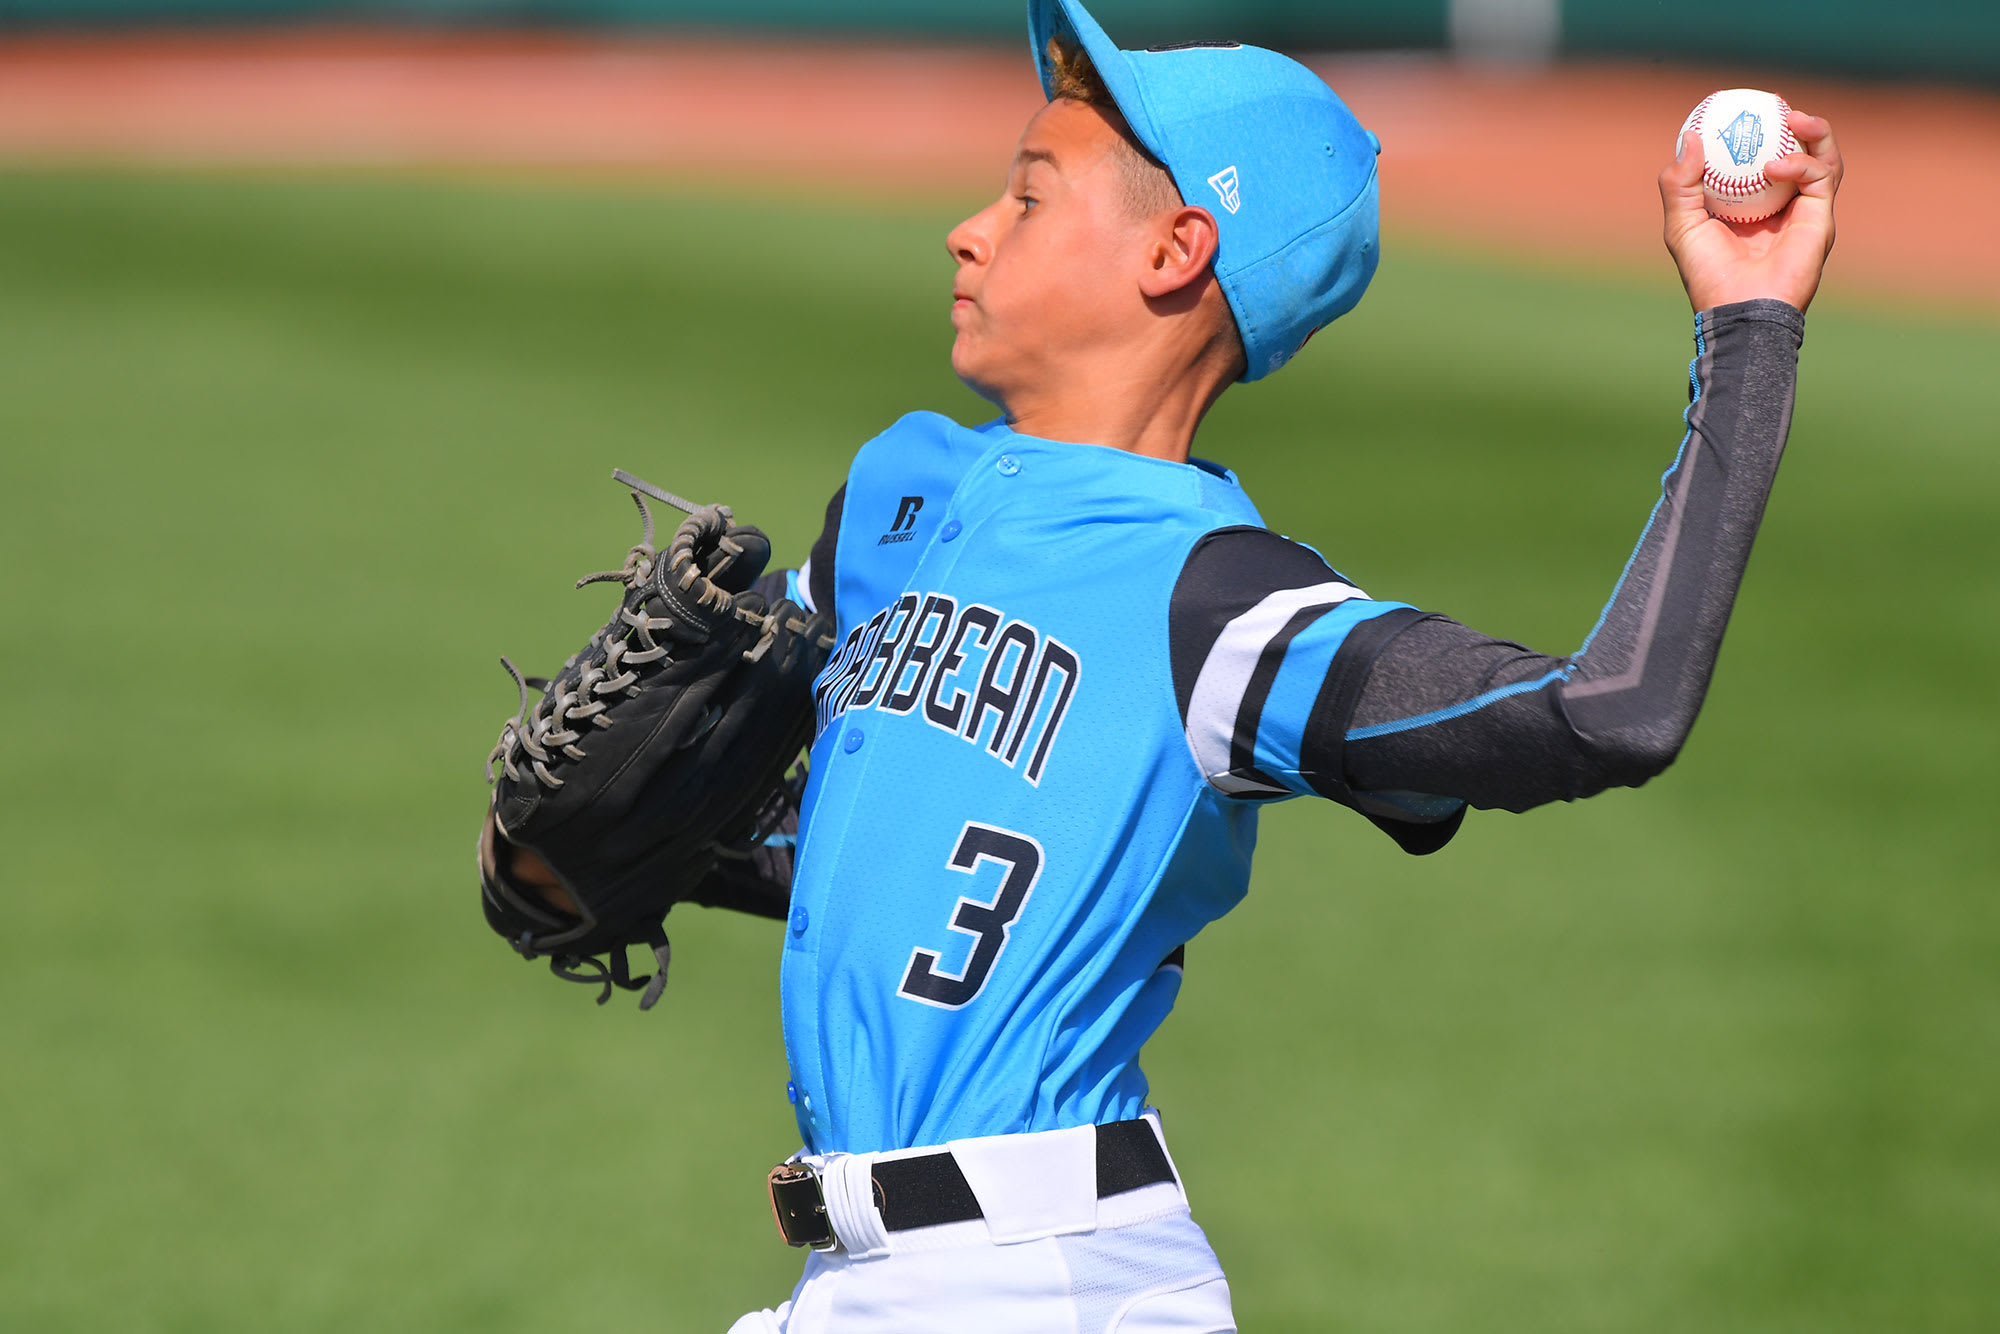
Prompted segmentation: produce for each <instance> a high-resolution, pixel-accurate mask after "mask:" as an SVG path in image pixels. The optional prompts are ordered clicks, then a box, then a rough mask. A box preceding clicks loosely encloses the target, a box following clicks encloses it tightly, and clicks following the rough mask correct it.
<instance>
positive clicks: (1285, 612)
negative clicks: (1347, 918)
mask: <svg viewBox="0 0 2000 1334" xmlns="http://www.w3.org/2000/svg"><path fill="white" fill-rule="evenodd" d="M1422 616H1423V613H1421V612H1417V611H1413V610H1411V609H1410V608H1407V607H1403V606H1400V605H1396V604H1384V603H1377V602H1374V601H1373V600H1372V599H1370V598H1369V597H1368V596H1367V595H1366V594H1365V593H1363V592H1361V590H1360V589H1358V588H1355V587H1354V586H1353V585H1352V584H1350V583H1349V582H1348V581H1347V580H1346V578H1345V577H1344V576H1342V575H1341V574H1340V573H1339V572H1338V571H1336V570H1334V569H1333V568H1332V567H1331V566H1329V565H1328V564H1327V563H1326V561H1325V560H1323V559H1322V558H1321V557H1320V556H1319V554H1318V553H1317V552H1315V551H1313V550H1312V549H1311V548H1310V547H1306V546H1303V545H1301V544H1300V543H1297V542H1294V541H1291V540H1290V539H1288V538H1285V537H1281V536H1279V535H1278V534H1276V533H1273V532H1271V531H1269V530H1268V529H1263V528H1252V527H1240V526H1239V527H1231V528H1221V529H1217V530H1215V531H1214V532H1211V533H1208V534H1205V535H1204V536H1203V537H1202V538H1201V539H1200V540H1199V541H1197V542H1196V544H1195V546H1194V548H1193V550H1192V551H1190V553H1189V555H1188V559H1187V562H1186V564H1185V565H1184V566H1183V567H1182V571H1181V575H1180V578H1179V580H1178V582H1177V584H1176V587H1175V589H1174V593H1173V598H1172V602H1171V604H1170V609H1169V626H1170V639H1171V644H1170V651H1171V659H1172V669H1173V675H1174V685H1175V694H1176V697H1177V701H1178V704H1179V707H1180V714H1181V721H1182V724H1183V726H1184V727H1186V729H1187V732H1188V744H1189V749H1190V751H1191V753H1192V754H1193V755H1194V758H1195V762H1196V764H1197V766H1198V767H1199V768H1200V769H1201V771H1202V773H1203V775H1204V777H1206V778H1207V779H1208V781H1209V783H1210V784H1211V785H1212V786H1213V787H1215V788H1216V789H1217V790H1219V791H1221V792H1222V793H1224V794H1225V795H1228V796H1231V797H1236V798H1242V799H1247V800H1268V799H1272V798H1282V797H1289V796H1296V795H1300V794H1303V793H1317V794H1318V795H1320V796H1324V797H1328V798H1330V799H1332V800H1334V801H1338V802H1341V803H1343V804H1345V805H1349V806H1353V807H1355V809H1357V810H1360V811H1361V812H1362V813H1363V814H1364V815H1367V816H1368V817H1369V818H1370V819H1371V820H1372V821H1374V822H1375V823H1376V824H1377V825H1378V826H1379V827H1381V828H1383V829H1385V830H1387V831H1389V832H1390V833H1391V834H1392V835H1393V836H1395V837H1396V839H1397V841H1398V842H1399V843H1402V844H1403V845H1404V846H1407V847H1411V848H1412V850H1413V851H1430V850H1432V848H1434V847H1438V846H1442V845H1443V842H1444V841H1445V840H1446V839H1449V837H1450V832H1451V831H1452V830H1454V829H1456V828H1457V819H1456V817H1457V816H1459V815H1460V814H1461V813H1462V812H1463V809H1464V807H1463V803H1460V802H1455V801H1446V802H1443V803H1441V804H1440V803H1438V802H1436V801H1435V799H1433V798H1430V797H1427V796H1420V795H1418V794H1415V793H1411V794H1408V795H1409V796H1410V797H1412V798H1413V799H1414V800H1413V802H1412V803H1411V805H1410V806H1408V807H1405V806H1401V805H1398V804H1397V803H1395V802H1392V801H1381V802H1361V801H1357V799H1356V797H1355V794H1354V793H1352V792H1350V791H1349V790H1348V788H1347V786H1346V784H1345V783H1344V782H1343V781H1342V780H1341V773H1342V768H1341V748H1342V745H1343V744H1344V739H1345V732H1346V727H1347V720H1348V718H1349V717H1350V716H1351V715H1352V713H1353V710H1354V707H1355V704H1356V701H1357V700H1358V698H1359V695H1360V691H1361V686H1362V683H1363V682H1364V681H1365V680H1366V679H1367V676H1368V668H1369V666H1370V664H1371V663H1372V661H1373V659H1374V657H1375V655H1376V654H1378V653H1379V652H1380V651H1381V649H1382V647H1383V646H1384V645H1386V644H1387V643H1389V642H1390V641H1391V640H1392V639H1393V638H1394V637H1395V633H1396V630H1397V629H1398V628H1400V627H1401V626H1403V625H1406V624H1408V623H1409V622H1410V621H1412V620H1416V619H1421V618H1422ZM1288 680H1289V683H1287V682H1288ZM1302 681H1303V688H1301V682H1302ZM1417 825H1423V826H1425V828H1424V832H1422V833H1412V832H1410V831H1411V829H1413V828H1414V827H1415V826H1417Z"/></svg>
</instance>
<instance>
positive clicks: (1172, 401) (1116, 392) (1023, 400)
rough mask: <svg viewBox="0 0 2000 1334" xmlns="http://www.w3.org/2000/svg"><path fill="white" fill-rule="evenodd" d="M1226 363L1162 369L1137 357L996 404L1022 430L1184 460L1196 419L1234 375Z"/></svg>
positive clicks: (1209, 361) (1043, 436)
mask: <svg viewBox="0 0 2000 1334" xmlns="http://www.w3.org/2000/svg"><path fill="white" fill-rule="evenodd" d="M1154 365H1155V366H1157V365H1158V363H1157V362H1155V363H1154ZM1233 370H1234V367H1233V365H1231V364H1229V363H1227V362H1224V363H1222V364H1221V365H1220V366H1218V365H1217V364H1214V359H1213V358H1203V359H1202V360H1201V361H1198V362H1197V363H1196V364H1195V365H1193V366H1187V367H1185V368H1184V369H1183V370H1181V372H1180V373H1179V374H1168V375H1162V374H1159V373H1157V372H1156V371H1154V370H1153V369H1152V368H1150V367H1147V366H1145V364H1144V363H1143V362H1140V363H1136V364H1135V365H1134V366H1133V367H1132V368H1130V369H1126V370H1123V371H1121V372H1114V373H1111V374H1095V375H1090V376H1080V377H1078V378H1077V379H1076V380H1073V381H1071V382H1068V383H1065V384H1062V385H1057V386H1050V387H1048V388H1045V389H1037V390H1034V391H1031V392H1025V393H1017V394H1012V395H1009V396H1008V399H1007V401H1006V402H1005V403H1003V404H1002V405H1001V407H1002V409H1003V410H1004V411H1005V412H1006V414H1007V425H1008V427H1009V428H1010V429H1012V430H1014V431H1018V432H1019V433H1020V434H1022V435H1032V436H1038V437H1040V438H1041V439H1044V440H1066V441H1071V442H1073V443H1076V444H1085V445H1104V446H1106V447H1107V448H1110V449H1122V450H1124V451H1126V452H1127V453H1130V454H1143V455H1145V456H1147V457H1148V458H1156V459H1166V460H1167V461H1168V462H1171V463H1186V462H1187V460H1188V452H1189V450H1190V448H1191V447H1192V446H1193V444H1194V435H1195V431H1196V429H1197V428H1198V427H1200V425H1201V419H1202V418H1203V417H1204V416H1205V415H1207V413H1208V410H1209V408H1210V407H1211V406H1213V405H1214V403H1215V400H1216V399H1218V398H1220V397H1221V396H1222V391H1223V390H1224V389H1226V388H1228V387H1229V384H1230V383H1232V382H1233V379H1234V376H1233V374H1232V373H1231V372H1233Z"/></svg>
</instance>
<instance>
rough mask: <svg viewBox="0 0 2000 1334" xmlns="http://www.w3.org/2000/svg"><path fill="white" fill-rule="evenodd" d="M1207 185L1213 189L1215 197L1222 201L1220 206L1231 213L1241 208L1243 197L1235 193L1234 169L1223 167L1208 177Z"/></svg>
mask: <svg viewBox="0 0 2000 1334" xmlns="http://www.w3.org/2000/svg"><path fill="white" fill-rule="evenodd" d="M1208 183H1209V184H1210V185H1212V186H1214V187H1215V193H1216V196H1217V197H1218V198H1220V199H1221V200H1222V206H1223V207H1224V208H1226V209H1228V210H1229V211H1230V212H1231V213H1234V212H1235V211H1236V210H1237V209H1239V208H1242V207H1243V197H1242V196H1241V195H1239V194H1237V193H1236V168H1235V167H1224V168H1223V169H1222V170H1221V171H1218V172H1216V173H1215V175H1213V176H1211V177H1209V178H1208Z"/></svg>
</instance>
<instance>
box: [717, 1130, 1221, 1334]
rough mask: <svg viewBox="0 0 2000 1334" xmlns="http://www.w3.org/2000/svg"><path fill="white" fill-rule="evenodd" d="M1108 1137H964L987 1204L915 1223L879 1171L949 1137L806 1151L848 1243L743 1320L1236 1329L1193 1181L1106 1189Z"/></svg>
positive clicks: (905, 1326)
mask: <svg viewBox="0 0 2000 1334" xmlns="http://www.w3.org/2000/svg"><path fill="white" fill-rule="evenodd" d="M1147 1119H1148V1120H1153V1121H1154V1126H1155V1130H1156V1131H1157V1128H1158V1122H1157V1120H1156V1118H1155V1115H1154V1114H1152V1113H1149V1114H1148V1118H1147ZM1094 1143H1095V1140H1094V1135H1093V1131H1092V1128H1091V1127H1088V1126H1086V1127H1082V1128H1080V1129H1078V1130H1075V1131H1069V1130H1059V1131H1050V1132H1045V1133H1041V1134H1032V1135H1000V1136H993V1137H990V1138H986V1139H972V1140H958V1141H954V1142H953V1143H952V1144H951V1145H950V1148H951V1151H952V1155H953V1157H955V1158H956V1159H957V1160H958V1163H959V1166H960V1168H961V1170H962V1171H963V1172H964V1175H965V1177H966V1179H967V1182H968V1183H969V1184H970V1185H971V1187H972V1190H973V1193H974V1195H975V1196H977V1198H978V1200H979V1203H980V1208H981V1212H982V1214H983V1215H984V1216H983V1217H981V1218H976V1219H973V1220H970V1221H968V1222H962V1223H946V1224H942V1225H940V1226H937V1227H925V1228H911V1229H907V1230H904V1231H900V1232H890V1231H888V1230H887V1229H886V1228H885V1227H884V1226H883V1224H882V1216H881V1213H880V1211H879V1210H878V1209H877V1208H876V1207H875V1202H874V1191H873V1187H872V1183H871V1176H870V1169H871V1167H872V1165H873V1164H874V1163H875V1162H876V1161H878V1160H880V1159H887V1158H896V1157H904V1156H909V1155H911V1154H916V1153H935V1152H936V1149H935V1148H930V1149H917V1150H907V1151H904V1152H901V1153H890V1154H880V1155H876V1154H837V1155H833V1156H831V1157H827V1158H811V1159H807V1160H806V1161H808V1162H810V1163H812V1165H813V1166H814V1167H815V1168H816V1169H817V1170H818V1171H819V1173H820V1176H821V1188H822V1191H823V1193H824V1195H825V1198H826V1206H827V1215H828V1218H829V1220H830V1221H831V1222H832V1224H833V1229H834V1232H835V1234H836V1235H837V1236H838V1237H839V1238H840V1242H841V1244H840V1246H839V1247H838V1248H837V1249H835V1250H832V1251H825V1252H815V1253H814V1254H813V1255H812V1256H811V1257H810V1258H809V1259H808V1260H807V1261H806V1269H805V1275H804V1277H802V1278H801V1279H800V1280H799V1284H798V1286H797V1287H796V1288H795V1289H793V1291H792V1297H791V1300H790V1301H788V1302H786V1303H784V1304H783V1305H782V1306H780V1307H778V1308H777V1309H776V1310H767V1311H755V1312H752V1313H751V1314H749V1315H746V1316H744V1317H743V1318H742V1319H741V1320H738V1321H737V1322H736V1323H735V1324H734V1325H732V1326H731V1327H730V1334H892V1332H893V1334H931V1332H933V1331H935V1332H937V1334H1168V1332H1169V1331H1171V1332H1172V1334H1234V1331H1235V1329H1236V1320H1235V1317H1234V1315H1232V1314H1231V1311H1230V1304H1229V1284H1228V1281H1227V1280H1226V1279H1224V1277H1223V1274H1222V1266H1221V1264H1220V1263H1219V1262H1218V1261H1217V1260H1216V1258H1215V1251H1214V1250H1213V1249H1212V1248H1211V1247H1210V1246H1209V1244H1208V1238H1207V1237H1206V1236H1205V1235H1203V1233H1202V1230H1201V1228H1200V1227H1199V1226H1197V1225H1196V1223H1195V1222H1194V1220H1193V1218H1192V1217H1190V1216H1189V1214H1188V1206H1187V1197H1186V1195H1185V1194H1183V1193H1182V1190H1181V1187H1180V1185H1179V1184H1178V1182H1177V1181H1167V1182H1160V1183H1157V1184H1154V1185H1150V1186H1142V1187H1140V1188H1139V1189H1137V1190H1131V1191H1126V1192H1123V1193H1122V1194H1118V1195H1112V1196H1108V1197H1106V1198H1104V1199H1101V1200H1100V1199H1098V1198H1097V1194H1096V1179H1097V1178H1096V1161H1095V1154H1094Z"/></svg>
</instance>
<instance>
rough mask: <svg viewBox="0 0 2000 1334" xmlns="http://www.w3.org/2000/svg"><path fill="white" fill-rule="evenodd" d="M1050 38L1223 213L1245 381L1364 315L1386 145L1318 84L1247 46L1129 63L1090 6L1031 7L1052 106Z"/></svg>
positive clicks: (1062, 2) (1196, 192)
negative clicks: (1069, 49)
mask: <svg viewBox="0 0 2000 1334" xmlns="http://www.w3.org/2000/svg"><path fill="white" fill-rule="evenodd" d="M1051 37H1061V38H1064V39H1067V40H1069V41H1073V42H1074V43H1075V44H1076V45H1077V46H1079V47H1081V48H1082V49H1083V51H1084V54H1086V55H1087V56H1089V57H1090V63H1091V64H1092V65H1094V66H1095V67H1096V69H1097V73H1098V76H1099V77H1100V78H1102V79H1103V80H1104V86H1105V88H1106V89H1107V90H1108V91H1109V92H1110V94H1111V98H1112V100H1113V101H1114V102H1116V103H1117V104H1118V110H1119V112H1120V113H1121V114H1123V116H1124V117H1125V123H1126V124H1127V125H1128V126H1130V127H1131V130H1132V133H1133V135H1134V136H1136V137H1137V138H1138V140H1139V142H1140V143H1141V144H1143V145H1144V146H1145V148H1146V151H1147V152H1149V153H1151V154H1152V155H1153V156H1154V157H1155V158H1157V159H1159V161H1160V162H1162V163H1163V164H1165V166H1166V168H1167V170H1168V171H1169V172H1170V173H1172V175H1173V178H1174V184H1175V185H1176V186H1178V187H1179V188H1180V192H1181V198H1182V199H1183V200H1185V201H1187V202H1188V203H1190V204H1199V205H1201V206H1203V207H1205V208H1207V209H1208V211H1209V212H1210V213H1212V214H1214V216H1215V222H1216V231H1217V243H1216V254H1215V276H1216V279H1217V281H1219V282H1220V283H1221V285H1222V294H1223V296H1224V297H1226V298H1227V299H1228V301H1229V309H1230V311H1231V312H1232V313H1233V314H1234V315H1235V317H1236V328H1237V331H1238V332H1239V333H1241V334H1242V335H1243V350H1244V353H1245V355H1246V357H1247V358H1248V361H1249V367H1248V369H1247V370H1245V371H1244V373H1243V378H1244V379H1246V380H1257V379H1262V378H1263V377H1264V376H1266V375H1269V374H1270V373H1271V372H1272V371H1275V370H1277V369H1278V368H1279V367H1280V366H1282V365H1284V364H1285V363H1286V362H1287V361H1290V360H1291V359H1292V357H1293V355H1294V354H1296V353H1297V352H1298V350H1299V349H1300V348H1301V347H1304V346H1305V342H1306V340H1307V339H1308V338H1310V337H1312V336H1313V334H1315V333H1317V332H1318V331H1319V330H1320V328H1321V327H1323V326H1324V325H1326V324H1329V323H1331V322H1332V321H1333V320H1335V319H1338V318H1339V317H1340V316H1342V315H1345V314H1346V313H1347V312H1348V311H1350V310H1352V309H1354V306H1355V303H1356V302H1358V301H1360V300H1361V294H1362V292H1363V291H1365V290H1367V287H1368V280H1369V279H1370V278H1372V277H1374V276H1375V263H1376V259H1377V256H1378V252H1379V249H1380V241H1379V216H1378V215H1379V211H1380V210H1379V203H1378V196H1377V190H1376V182H1375V155H1376V154H1377V153H1380V152H1381V151H1382V144H1381V141H1380V140H1378V139H1377V138H1376V137H1375V136H1374V135H1373V134H1371V133H1369V132H1368V131H1367V130H1365V129H1363V128H1362V127H1361V122H1360V121H1358V120H1356V119H1355V118H1354V113H1353V112H1351V111H1349V110H1348V109H1347V107H1346V106H1345V105H1344V104H1343V103H1342V102H1341V100H1340V99H1339V98H1337V97H1335V96H1334V95H1333V90H1332V89H1331V88H1328V87H1327V86H1326V84H1325V83H1324V82H1323V81H1322V80H1321V79H1320V77H1319V76H1318V75H1316V74H1314V73H1313V72H1312V71H1311V70H1309V69H1307V68H1306V67H1305V66H1303V65H1301V64H1299V63H1298V62H1297V61H1295V60H1292V59H1290V58H1288V57H1286V56H1281V55H1279V54H1278V53H1277V52H1275V51H1266V50H1264V49H1262V48H1261V47H1255V46H1241V45H1238V44H1237V43H1234V42H1214V43H1193V44H1187V45H1181V46H1168V47H1156V48H1154V49H1151V50H1146V51H1121V50H1119V49H1118V47H1116V46H1114V45H1113V44H1112V42H1111V39H1110V38H1109V37H1107V36H1105V35H1104V29H1102V28H1100V27H1098V26H1097V20H1096V19H1093V18H1092V17H1091V16H1090V14H1089V12H1088V11H1087V10H1085V9H1084V7H1083V6H1082V5H1081V4H1079V3H1078V2H1077V0H1029V3H1028V39H1029V41H1030V42H1032V43H1033V45H1034V48H1035V66H1036V68H1037V69H1038V70H1039V71H1040V73H1041V77H1042V91H1043V92H1044V93H1045V94H1047V95H1048V96H1050V97H1053V96H1054V95H1055V71H1054V69H1053V67H1052V66H1051V64H1050V62H1049V51H1048V47H1049V39H1050V38H1051Z"/></svg>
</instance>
